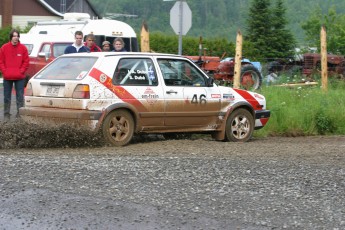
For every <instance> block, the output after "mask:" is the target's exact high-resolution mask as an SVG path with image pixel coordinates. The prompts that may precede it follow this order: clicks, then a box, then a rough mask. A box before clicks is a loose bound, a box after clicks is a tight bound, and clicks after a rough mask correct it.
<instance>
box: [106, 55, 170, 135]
mask: <svg viewBox="0 0 345 230" xmlns="http://www.w3.org/2000/svg"><path fill="white" fill-rule="evenodd" d="M112 83H113V85H115V86H116V90H115V92H116V95H117V96H118V97H119V98H120V99H121V100H123V101H124V102H125V103H129V104H131V105H132V106H133V107H135V109H136V111H137V113H138V116H139V117H140V119H139V121H138V122H140V124H139V125H140V126H142V127H144V129H145V128H147V127H148V128H149V127H153V126H160V127H162V126H164V120H163V118H164V97H163V91H162V87H161V86H160V85H159V84H158V77H157V71H156V69H155V66H154V63H153V61H152V59H151V58H150V57H124V58H121V59H120V60H119V62H118V65H117V66H116V69H115V73H114V76H113V79H112Z"/></svg>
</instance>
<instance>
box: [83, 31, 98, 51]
mask: <svg viewBox="0 0 345 230" xmlns="http://www.w3.org/2000/svg"><path fill="white" fill-rule="evenodd" d="M95 41H96V37H95V35H93V34H88V35H87V36H86V42H85V43H84V45H85V46H86V47H87V48H89V50H90V52H102V50H101V48H100V47H99V46H98V45H96V43H95Z"/></svg>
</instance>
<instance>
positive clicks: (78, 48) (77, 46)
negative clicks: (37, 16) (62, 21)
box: [64, 30, 90, 54]
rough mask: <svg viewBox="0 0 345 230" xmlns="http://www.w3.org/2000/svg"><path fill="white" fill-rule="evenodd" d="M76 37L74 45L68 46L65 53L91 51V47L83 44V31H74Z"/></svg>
mask: <svg viewBox="0 0 345 230" xmlns="http://www.w3.org/2000/svg"><path fill="white" fill-rule="evenodd" d="M74 39H75V42H74V43H73V44H72V45H70V46H67V47H66V49H65V52H64V53H65V54H70V53H86V52H90V50H89V48H87V47H86V46H84V44H83V32H81V31H79V30H78V31H76V32H75V33H74Z"/></svg>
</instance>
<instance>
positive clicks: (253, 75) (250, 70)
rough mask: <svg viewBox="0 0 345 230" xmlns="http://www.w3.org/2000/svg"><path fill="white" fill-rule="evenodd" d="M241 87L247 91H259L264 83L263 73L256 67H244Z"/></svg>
mask: <svg viewBox="0 0 345 230" xmlns="http://www.w3.org/2000/svg"><path fill="white" fill-rule="evenodd" d="M240 81H241V85H242V87H243V88H245V89H246V90H250V89H259V88H260V87H261V83H262V76H261V73H260V72H259V70H258V69H257V68H255V66H252V65H244V66H242V68H241V79H240Z"/></svg>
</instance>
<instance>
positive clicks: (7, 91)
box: [3, 79, 25, 116]
mask: <svg viewBox="0 0 345 230" xmlns="http://www.w3.org/2000/svg"><path fill="white" fill-rule="evenodd" d="M3 84H4V115H5V116H6V115H7V116H10V111H11V96H12V89H13V84H14V89H15V90H16V102H17V115H18V112H19V108H20V107H23V106H24V84H25V79H22V80H5V79H4V83H3Z"/></svg>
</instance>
